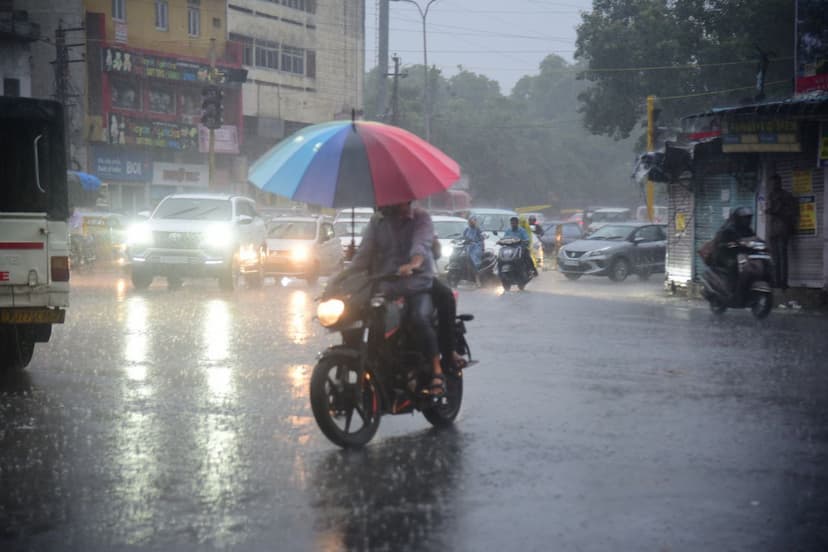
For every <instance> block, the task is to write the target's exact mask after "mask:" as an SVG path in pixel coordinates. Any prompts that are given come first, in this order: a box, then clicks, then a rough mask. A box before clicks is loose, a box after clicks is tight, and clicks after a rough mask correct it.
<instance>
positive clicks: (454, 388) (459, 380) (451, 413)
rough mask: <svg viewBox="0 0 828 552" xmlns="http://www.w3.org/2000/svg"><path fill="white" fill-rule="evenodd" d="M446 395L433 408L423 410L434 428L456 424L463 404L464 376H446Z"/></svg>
mask: <svg viewBox="0 0 828 552" xmlns="http://www.w3.org/2000/svg"><path fill="white" fill-rule="evenodd" d="M445 377H446V394H445V397H444V398H443V399H441V400H440V402H439V403H438V404H436V405H434V406H433V407H431V408H429V409H426V410H423V416H425V419H426V420H428V421H429V423H430V424H431V425H433V426H434V427H445V426H449V425H451V424H453V423H454V420H455V418H457V415H458V414H459V413H460V405H461V404H462V403H463V375H462V373H457V374H448V373H447V374H445Z"/></svg>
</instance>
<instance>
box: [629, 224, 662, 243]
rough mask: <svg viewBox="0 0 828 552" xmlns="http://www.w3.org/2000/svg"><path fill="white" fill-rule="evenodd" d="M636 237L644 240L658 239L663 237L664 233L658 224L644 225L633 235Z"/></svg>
mask: <svg viewBox="0 0 828 552" xmlns="http://www.w3.org/2000/svg"><path fill="white" fill-rule="evenodd" d="M635 237H636V238H643V239H644V240H646V241H660V240H663V239H664V233H663V232H662V231H661V228H659V227H658V226H645V227H644V228H641V229H640V230H639V231H638V233H637V234H636V235H635Z"/></svg>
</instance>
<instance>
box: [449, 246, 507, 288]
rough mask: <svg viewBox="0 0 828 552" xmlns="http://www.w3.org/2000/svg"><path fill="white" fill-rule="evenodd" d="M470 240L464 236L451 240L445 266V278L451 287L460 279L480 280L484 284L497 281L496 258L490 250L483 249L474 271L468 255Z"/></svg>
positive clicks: (455, 285)
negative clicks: (449, 254) (478, 264)
mask: <svg viewBox="0 0 828 552" xmlns="http://www.w3.org/2000/svg"><path fill="white" fill-rule="evenodd" d="M471 245H472V242H471V241H470V240H467V239H464V238H458V239H456V240H454V241H452V246H453V249H452V253H451V257H449V262H448V266H447V267H446V272H447V276H446V280H447V282H448V285H450V286H451V287H457V284H459V283H460V282H461V281H464V280H465V281H468V282H480V285H481V286H485V285H486V284H488V283H489V282H494V281H497V276H496V275H495V267H496V266H497V258H496V257H495V255H494V253H492V252H491V251H483V255H482V256H481V258H480V268H479V269H478V270H476V271H475V269H474V264H473V263H472V261H471V256H470V255H469V248H470V247H471Z"/></svg>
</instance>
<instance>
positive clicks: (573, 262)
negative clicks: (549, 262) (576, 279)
mask: <svg viewBox="0 0 828 552" xmlns="http://www.w3.org/2000/svg"><path fill="white" fill-rule="evenodd" d="M564 266H578V261H564Z"/></svg>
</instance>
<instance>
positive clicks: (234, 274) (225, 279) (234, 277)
mask: <svg viewBox="0 0 828 552" xmlns="http://www.w3.org/2000/svg"><path fill="white" fill-rule="evenodd" d="M238 285H239V264H238V261H237V260H236V257H235V255H234V256H233V260H232V262H231V263H230V266H229V267H227V268H226V269H225V271H224V272H223V273H222V275H221V276H219V287H220V288H221V289H222V290H224V291H233V290H235V289H236V287H238Z"/></svg>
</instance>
